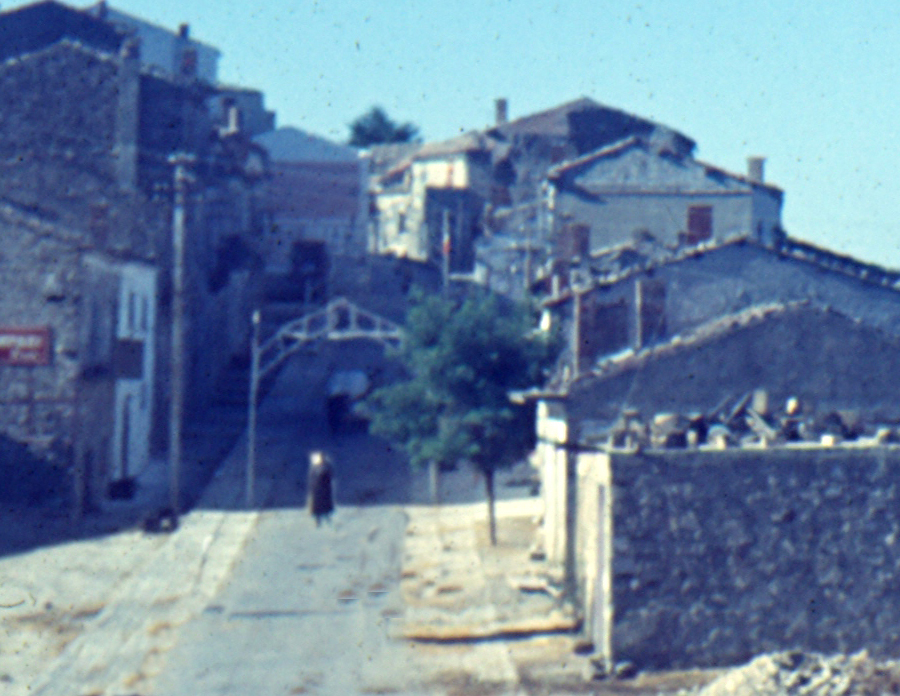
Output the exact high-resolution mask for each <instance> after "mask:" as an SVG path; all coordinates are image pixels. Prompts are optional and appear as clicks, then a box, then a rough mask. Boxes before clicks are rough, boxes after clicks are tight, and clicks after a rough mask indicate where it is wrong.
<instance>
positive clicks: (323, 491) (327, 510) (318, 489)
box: [307, 450, 334, 527]
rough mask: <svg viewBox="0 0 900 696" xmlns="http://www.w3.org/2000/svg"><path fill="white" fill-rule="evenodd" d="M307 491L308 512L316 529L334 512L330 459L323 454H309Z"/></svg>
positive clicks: (319, 452) (318, 452)
mask: <svg viewBox="0 0 900 696" xmlns="http://www.w3.org/2000/svg"><path fill="white" fill-rule="evenodd" d="M307 491H308V494H309V512H310V513H311V514H312V516H313V517H315V518H316V526H317V527H318V526H320V525H321V524H322V520H323V519H326V520H327V519H329V518H330V516H331V513H332V512H334V495H333V492H332V471H331V459H330V458H329V457H328V455H327V454H325V453H324V452H321V451H318V450H317V451H315V452H310V455H309V477H308V482H307Z"/></svg>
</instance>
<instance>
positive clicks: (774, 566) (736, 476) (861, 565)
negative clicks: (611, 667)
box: [577, 446, 900, 668]
mask: <svg viewBox="0 0 900 696" xmlns="http://www.w3.org/2000/svg"><path fill="white" fill-rule="evenodd" d="M583 457H584V461H583V462H582V464H583V466H582V467H581V474H582V478H581V484H582V485H581V487H580V489H579V492H578V501H579V505H580V506H581V509H580V511H579V512H580V513H581V516H580V517H581V520H582V521H583V522H584V521H585V520H589V523H587V524H588V526H587V527H583V526H579V528H578V534H579V535H580V536H579V539H578V544H577V547H578V554H577V557H578V559H579V561H580V562H579V564H578V572H577V577H578V580H579V583H578V587H579V597H580V598H581V599H582V600H587V603H586V604H584V606H585V609H586V621H587V630H588V632H589V633H591V634H592V635H593V637H594V642H595V648H598V649H601V648H603V647H604V646H605V648H606V654H605V655H604V656H605V657H607V658H610V659H614V660H630V661H632V662H634V663H635V664H637V665H639V666H641V667H666V668H672V667H674V668H679V667H696V666H718V665H728V664H735V663H739V662H743V661H745V660H747V659H748V658H750V657H751V656H753V655H755V654H757V653H761V652H769V651H774V650H784V649H803V650H811V651H821V652H825V653H831V652H847V653H849V652H855V651H858V650H861V649H864V648H865V649H868V650H869V651H870V652H872V653H874V654H877V655H884V656H889V655H896V652H897V650H898V649H900V630H898V628H897V626H898V625H900V594H898V592H897V583H898V579H897V578H898V577H900V575H898V573H900V543H898V540H900V513H898V509H900V506H898V502H900V501H898V496H900V486H898V482H900V450H898V449H897V448H896V447H849V446H848V447H837V448H822V447H817V446H814V447H785V448H776V449H768V450H731V451H680V452H676V451H658V452H646V453H643V454H629V453H620V452H609V453H583ZM589 469H593V470H594V471H593V473H591V474H588V473H587V472H588V470H589ZM588 545H593V546H594V547H595V551H594V553H593V554H592V553H591V552H590V551H589V549H588V548H587V546H588ZM596 549H599V550H600V553H599V554H598V553H597V552H596ZM589 563H590V564H592V565H593V567H592V568H589V567H588V564H589Z"/></svg>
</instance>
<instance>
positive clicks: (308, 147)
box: [253, 126, 359, 162]
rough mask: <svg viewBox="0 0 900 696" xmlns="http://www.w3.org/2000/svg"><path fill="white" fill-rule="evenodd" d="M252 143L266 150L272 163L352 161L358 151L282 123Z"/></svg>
mask: <svg viewBox="0 0 900 696" xmlns="http://www.w3.org/2000/svg"><path fill="white" fill-rule="evenodd" d="M253 142H255V143H257V144H258V145H262V146H263V147H264V148H266V150H267V151H268V152H269V157H270V158H271V160H272V161H273V162H355V161H358V160H359V151H358V150H357V149H356V148H352V147H348V146H347V145H340V144H338V143H334V142H331V141H330V140H326V139H325V138H320V137H319V136H317V135H313V134H311V133H307V132H305V131H302V130H300V129H299V128H294V127H293V126H283V127H281V128H276V129H275V130H272V131H269V132H267V133H260V134H259V135H257V136H256V137H254V138H253Z"/></svg>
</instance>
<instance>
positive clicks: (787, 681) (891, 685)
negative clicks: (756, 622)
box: [691, 651, 900, 696]
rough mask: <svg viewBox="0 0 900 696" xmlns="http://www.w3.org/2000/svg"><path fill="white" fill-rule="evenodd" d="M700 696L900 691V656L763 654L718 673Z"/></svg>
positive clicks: (860, 695) (862, 695) (877, 695)
mask: <svg viewBox="0 0 900 696" xmlns="http://www.w3.org/2000/svg"><path fill="white" fill-rule="evenodd" d="M691 693H692V694H695V695H696V696H735V695H739V696H881V695H882V694H900V661H878V660H874V659H872V658H871V657H869V655H868V654H867V653H866V652H865V651H863V652H860V653H857V654H855V655H833V656H824V655H819V654H816V653H804V652H800V651H790V652H783V653H774V654H768V655H761V656H759V657H757V658H755V659H754V660H752V661H751V662H749V663H748V664H746V665H744V666H742V667H737V668H735V669H732V670H730V671H728V672H726V673H725V674H723V675H722V676H720V677H718V678H716V679H715V680H713V681H712V682H710V683H709V684H707V685H706V686H705V687H702V688H701V689H700V690H699V691H692V692H691Z"/></svg>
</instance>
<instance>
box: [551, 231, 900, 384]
mask: <svg viewBox="0 0 900 696" xmlns="http://www.w3.org/2000/svg"><path fill="white" fill-rule="evenodd" d="M555 280H556V281H557V282H551V283H549V285H550V287H547V288H546V290H547V292H548V296H547V299H546V300H545V312H546V315H545V322H546V323H547V324H554V323H555V324H557V325H558V327H559V328H560V330H561V331H562V332H563V333H564V335H566V336H567V337H568V339H569V340H568V342H567V346H568V347H567V349H566V351H565V353H564V355H563V357H562V368H561V370H560V372H559V374H558V376H557V378H558V379H561V380H564V379H566V375H568V377H571V376H573V375H575V374H581V373H587V372H590V371H591V370H593V369H594V368H595V367H596V366H597V365H599V364H600V363H601V362H602V361H603V360H605V359H606V358H608V357H609V356H613V355H617V354H620V353H622V354H628V353H638V352H639V351H641V350H643V349H645V348H648V347H651V346H653V345H655V344H657V343H667V342H672V341H675V340H676V339H677V338H678V337H679V336H680V335H682V334H684V333H685V332H689V331H693V330H695V329H697V328H698V327H700V326H701V325H703V324H706V323H708V322H711V321H716V320H719V319H722V318H723V317H727V316H730V315H733V314H736V313H739V312H743V311H746V310H750V309H752V308H753V307H757V306H764V305H770V304H773V303H775V304H778V303H781V304H790V303H795V302H801V301H809V302H811V303H813V304H815V305H817V306H821V307H826V306H827V307H832V308H834V309H835V310H837V311H838V312H840V313H842V314H844V315H845V316H847V317H851V318H853V319H858V320H860V321H861V322H863V323H864V324H866V325H868V326H871V327H874V328H878V329H880V330H882V331H884V332H886V333H888V334H890V335H893V336H900V273H897V272H895V271H890V270H887V269H884V268H880V267H878V266H876V265H874V264H868V263H863V262H860V261H857V260H856V259H853V258H850V257H847V256H842V255H840V254H835V253H833V252H830V251H828V250H826V249H822V248H819V247H815V246H813V245H810V244H807V243H805V242H800V241H797V240H794V239H791V238H787V237H782V238H781V239H780V240H779V241H777V242H776V243H774V244H768V245H767V244H763V243H760V242H759V241H757V240H756V238H755V236H750V237H744V236H738V237H734V238H731V239H727V240H722V241H713V242H711V243H707V244H701V245H698V246H694V247H688V248H682V249H680V250H675V251H673V250H671V249H669V248H662V247H660V246H659V245H658V244H655V243H654V244H650V245H646V246H641V245H632V246H628V247H624V248H619V249H614V250H611V251H608V252H607V253H605V254H600V255H597V256H594V257H592V258H591V259H590V260H588V261H585V262H582V263H579V264H576V265H575V266H574V267H572V268H570V269H569V272H568V273H567V274H561V275H560V276H558V277H557V278H556V279H555ZM570 281H571V282H570ZM576 316H577V317H578V320H577V321H576V320H575V317H576Z"/></svg>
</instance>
